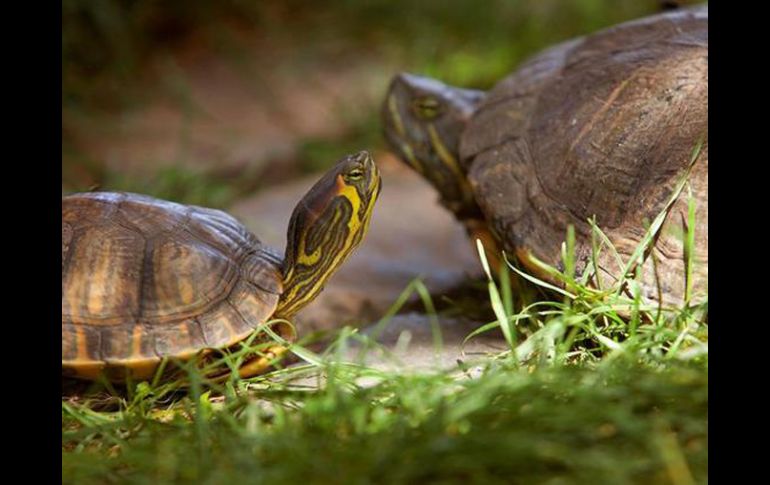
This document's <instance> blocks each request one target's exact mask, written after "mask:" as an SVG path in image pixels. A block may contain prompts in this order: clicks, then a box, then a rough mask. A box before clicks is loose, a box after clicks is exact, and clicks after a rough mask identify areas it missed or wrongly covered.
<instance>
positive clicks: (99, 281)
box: [86, 251, 110, 315]
mask: <svg viewBox="0 0 770 485" xmlns="http://www.w3.org/2000/svg"><path fill="white" fill-rule="evenodd" d="M107 252H108V253H109V251H107ZM109 266H110V261H109V258H107V257H100V258H96V261H95V264H94V268H93V270H92V271H91V273H90V274H89V278H90V282H89V283H90V284H89V286H88V301H87V302H86V307H87V308H88V312H89V313H90V314H91V315H98V314H100V313H101V312H102V310H104V296H105V295H104V288H105V286H106V283H107V282H106V281H105V278H104V276H105V274H106V273H107V272H109V270H110V267H109Z"/></svg>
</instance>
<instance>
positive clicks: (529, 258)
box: [383, 6, 708, 304]
mask: <svg viewBox="0 0 770 485" xmlns="http://www.w3.org/2000/svg"><path fill="white" fill-rule="evenodd" d="M383 118H384V125H385V126H384V129H385V136H386V138H387V140H388V141H389V143H390V145H391V146H392V147H393V149H394V151H395V152H396V153H397V154H398V155H399V157H400V158H402V159H403V160H404V161H405V162H406V163H408V164H409V165H410V166H411V167H412V168H414V169H415V170H416V171H418V172H419V173H420V174H422V175H423V176H424V177H425V178H426V179H427V180H428V181H430V183H431V184H432V185H433V186H435V188H436V189H437V190H438V191H439V193H440V198H441V202H442V203H443V204H444V205H445V206H446V207H447V208H448V209H449V210H451V211H452V212H453V213H454V214H455V215H456V216H457V218H458V219H460V220H461V221H462V222H463V223H464V224H465V225H466V227H467V229H468V232H469V233H471V234H472V235H473V237H479V238H481V239H482V241H484V242H485V244H486V245H490V244H494V245H499V246H500V247H499V248H498V249H504V250H506V252H507V254H509V255H511V256H514V258H513V259H515V260H518V263H519V264H522V265H524V266H525V267H526V268H527V269H529V270H530V271H531V272H535V273H538V274H539V276H541V277H544V278H547V279H551V281H555V279H554V278H552V277H551V276H550V275H549V274H548V273H547V272H543V271H539V269H542V266H539V265H538V264H536V260H539V261H542V262H545V263H547V264H549V265H551V266H556V267H558V266H560V265H561V264H562V263H563V262H562V261H561V259H562V258H561V247H562V242H563V241H564V240H565V236H566V233H567V228H568V225H574V227H575V233H576V256H577V260H578V261H577V263H578V264H577V270H578V271H582V270H583V269H584V268H586V265H587V264H589V262H590V255H591V250H592V242H591V226H590V224H589V222H588V220H589V218H592V217H594V216H595V217H596V223H597V224H598V226H599V227H600V228H601V229H603V230H604V232H606V234H607V236H608V237H609V239H610V241H611V242H612V243H613V245H614V246H615V247H616V248H617V250H618V252H619V254H620V256H621V257H622V258H623V263H624V265H625V263H626V262H627V261H628V259H629V256H630V255H631V254H633V252H634V250H635V249H636V247H637V245H638V243H639V242H640V241H641V240H642V238H643V235H644V234H645V230H646V228H645V221H652V220H654V219H655V217H656V216H657V215H658V214H659V213H661V211H663V209H664V208H665V207H666V204H667V202H668V201H669V199H671V197H672V196H673V195H674V193H673V190H674V187H675V186H677V184H678V182H679V181H680V180H681V177H683V176H684V175H686V174H687V171H688V170H690V172H689V184H690V185H689V187H690V188H691V193H692V195H693V197H694V199H695V201H696V203H697V224H696V226H695V228H694V229H695V244H694V251H693V252H694V254H693V255H692V256H693V258H694V262H695V264H694V265H693V272H692V275H691V276H692V280H691V281H690V283H691V284H692V289H693V293H692V299H691V300H690V301H692V302H695V301H696V300H699V299H700V300H701V301H702V298H703V297H704V296H705V294H706V291H707V289H706V280H707V275H708V250H707V249H708V139H707V134H708V132H707V129H708V7H707V6H702V7H696V8H689V9H682V10H677V11H674V12H670V13H664V14H658V15H654V16H650V17H646V18H643V19H639V20H636V21H631V22H627V23H623V24H619V25H616V26H614V27H611V28H608V29H606V30H602V31H599V32H597V33H594V34H592V35H588V36H586V37H581V38H577V39H573V40H570V41H567V42H564V43H561V44H558V45H556V46H554V47H552V48H550V49H548V50H545V51H544V52H542V53H540V54H539V55H536V56H535V57H533V58H531V59H530V60H528V61H526V62H525V63H524V64H523V65H521V66H520V67H519V68H518V69H517V70H516V71H515V72H513V73H512V74H511V75H509V76H508V77H506V78H504V79H503V80H501V81H500V82H499V83H498V84H497V85H496V86H494V88H493V89H492V90H491V91H489V92H486V93H484V92H482V91H477V90H469V89H460V88H455V87H451V86H447V85H445V84H443V83H441V82H439V81H436V80H433V79H428V78H424V77H419V76H415V75H410V74H400V75H397V76H396V77H395V78H394V80H393V81H392V83H391V86H390V89H389V92H388V94H387V98H386V100H385V102H384V104H383ZM699 143H702V144H701V145H699ZM698 146H700V147H701V149H700V151H698V150H697V147H698ZM693 153H697V154H698V155H697V158H696V159H695V162H694V165H692V166H691V158H692V156H693ZM690 188H686V189H685V190H683V191H682V192H680V196H679V198H678V199H677V200H676V202H675V203H674V204H673V206H670V211H669V212H668V215H667V217H666V220H665V224H664V225H663V227H662V230H661V231H660V232H659V233H658V236H657V239H656V243H655V245H654V250H653V251H651V253H652V254H653V255H654V258H650V257H647V258H646V260H645V263H644V265H643V274H642V275H641V279H640V281H641V283H642V285H641V286H642V290H643V293H642V296H643V297H645V298H649V300H648V301H662V302H665V303H672V304H676V303H681V302H682V300H683V297H684V295H685V287H686V283H685V273H686V271H685V260H686V259H687V257H686V256H687V255H685V254H684V248H685V245H684V244H683V237H682V234H683V232H684V231H683V229H684V226H685V224H686V221H687V198H688V194H689V193H690V192H689V191H690ZM498 254H499V253H498ZM648 256H649V255H648ZM653 259H654V261H653ZM598 263H599V267H600V271H599V278H600V282H599V284H601V285H602V287H605V288H606V287H608V286H609V285H610V284H611V283H612V282H616V281H618V279H619V278H620V276H621V273H622V269H621V265H620V264H618V263H617V262H616V258H615V256H614V255H613V254H612V252H611V251H610V250H609V249H607V248H605V249H603V250H602V251H601V252H600V256H599V261H598ZM653 263H654V264H653ZM624 265H623V266H624ZM656 274H657V276H656ZM594 284H596V281H594Z"/></svg>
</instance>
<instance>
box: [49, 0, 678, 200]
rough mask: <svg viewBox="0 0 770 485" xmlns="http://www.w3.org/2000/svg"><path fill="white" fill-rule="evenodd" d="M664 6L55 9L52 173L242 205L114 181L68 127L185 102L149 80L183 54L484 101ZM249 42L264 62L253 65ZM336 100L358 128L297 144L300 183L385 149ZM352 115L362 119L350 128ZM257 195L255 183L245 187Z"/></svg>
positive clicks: (301, 4) (521, 2) (198, 183)
mask: <svg viewBox="0 0 770 485" xmlns="http://www.w3.org/2000/svg"><path fill="white" fill-rule="evenodd" d="M683 3H692V2H683ZM661 8H662V7H661V1H660V0H485V1H483V2H479V1H473V0H440V1H439V0H427V1H420V2H414V1H411V0H318V1H313V2H310V1H306V0H281V1H260V2H251V1H246V0H226V1H218V2H212V1H204V0H186V1H183V0H165V1H162V2H161V1H157V0H134V1H130V0H64V1H63V3H62V12H63V18H62V26H63V28H62V100H63V111H64V116H63V121H62V127H63V133H64V135H63V138H64V140H63V152H64V157H63V167H62V174H63V177H64V179H65V184H66V185H68V186H70V187H73V188H74V187H78V188H80V189H83V188H84V187H80V186H83V185H88V184H90V183H93V182H92V181H94V180H95V181H97V182H98V183H100V184H102V185H104V186H105V187H106V188H110V189H113V188H116V187H121V188H124V189H126V190H135V191H149V192H148V193H150V194H152V195H156V196H161V197H168V196H170V195H174V196H181V197H183V198H182V199H178V200H181V201H182V202H200V201H204V202H211V203H217V204H227V203H229V202H230V201H231V200H232V198H234V197H238V196H240V195H241V193H240V191H239V190H236V189H231V190H229V191H225V190H224V189H223V187H222V184H223V183H224V184H226V183H228V181H227V180H222V179H217V178H216V177H209V176H208V174H205V173H201V174H192V173H186V172H185V170H186V169H183V168H179V169H177V170H176V172H174V175H169V174H164V173H159V174H157V176H156V177H153V178H154V179H158V180H160V181H159V182H157V183H147V182H144V183H136V182H137V181H136V180H130V179H125V180H122V179H121V174H120V170H119V169H116V168H112V169H111V170H113V172H109V170H108V169H107V168H106V167H104V166H102V165H101V163H100V162H99V161H96V160H88V157H87V156H85V155H84V154H82V153H79V147H78V144H77V142H76V140H77V138H78V137H77V136H75V135H77V133H71V131H76V130H75V128H73V126H75V125H76V124H77V123H76V122H74V121H73V120H76V119H79V120H83V119H88V118H89V117H93V115H95V114H98V113H102V114H103V113H123V112H125V111H126V110H130V109H131V108H132V107H136V106H141V105H142V103H143V102H145V101H147V100H149V99H150V98H151V97H152V96H153V95H154V94H156V93H157V91H158V90H160V91H162V92H166V91H168V94H169V95H170V97H171V98H172V99H179V98H180V97H181V98H185V96H186V95H185V92H184V87H185V86H186V84H185V79H183V78H180V79H177V78H178V77H179V76H182V77H183V76H184V73H183V72H182V71H180V70H176V71H174V70H172V74H169V70H168V69H166V70H165V71H163V70H158V66H159V65H166V66H168V65H176V64H175V61H174V59H175V56H178V55H179V52H180V51H185V49H187V51H186V52H188V53H189V51H190V49H192V51H193V52H194V53H195V52H200V51H201V50H202V51H205V52H208V53H209V54H213V55H214V56H216V57H218V58H220V59H225V60H227V61H228V62H229V63H231V64H232V65H233V66H234V67H235V68H236V69H238V70H239V72H241V73H244V74H246V75H248V76H250V77H249V78H248V79H250V81H249V82H253V83H254V85H255V86H256V88H255V91H259V90H260V88H259V86H260V85H259V83H260V82H263V80H261V79H260V72H261V71H265V70H282V71H284V72H287V73H288V74H289V75H290V76H292V77H295V78H299V79H301V78H302V77H303V76H305V75H306V74H307V73H309V72H313V71H314V70H316V69H318V68H319V67H321V66H323V67H324V68H325V69H327V70H328V69H329V68H331V69H334V68H335V67H337V66H339V67H340V68H341V69H344V68H346V67H349V66H350V65H352V64H355V63H357V62H362V61H366V62H369V63H371V62H374V63H375V64H379V65H381V66H383V70H382V73H381V74H378V75H379V76H383V79H381V80H380V81H378V82H379V84H381V85H383V86H384V85H385V84H386V82H387V77H389V76H390V75H391V74H392V73H393V72H394V71H396V70H405V71H411V72H416V73H420V74H423V75H428V76H433V77H437V78H440V79H442V80H444V81H445V82H448V83H450V84H454V85H458V86H466V87H476V88H481V89H487V88H489V87H491V86H492V85H493V84H494V83H495V82H496V81H497V80H499V79H500V78H502V77H503V76H505V75H506V74H508V73H509V72H510V71H511V70H513V69H514V68H515V67H516V65H518V64H519V63H520V62H522V61H523V60H524V59H525V58H526V57H527V56H530V55H532V54H534V53H535V52H537V51H538V50H540V49H542V48H544V47H546V46H549V45H551V44H554V43H556V42H560V41H562V40H566V39H568V38H571V37H574V36H577V35H583V34H586V33H590V32H592V31H595V30H598V29H600V28H603V27H606V26H609V25H612V24H615V23H618V22H622V21H625V20H629V19H632V18H637V17H641V16H644V15H648V14H651V13H654V12H658V11H660V10H661ZM255 42H256V43H257V44H258V45H261V47H260V49H261V50H262V51H265V50H266V51H268V52H271V55H272V56H273V57H274V59H273V60H274V62H271V63H270V64H269V65H265V64H264V62H263V61H260V62H255V60H254V57H255V56H254V51H253V49H254V48H255V45H257V44H255ZM196 49H197V50H196ZM164 63H165V64H164ZM175 72H178V73H179V76H177V75H176V74H174V73H175ZM159 78H160V79H159ZM180 86H181V88H180ZM180 89H181V91H180ZM269 102H274V101H272V100H267V101H266V103H269ZM345 102H347V103H351V104H355V105H356V108H357V109H358V113H357V116H356V118H355V119H356V121H355V122H354V123H346V125H347V126H348V128H346V130H347V131H346V132H345V133H343V134H341V135H339V136H335V137H332V138H312V139H307V140H304V141H301V142H300V144H299V147H297V148H298V149H297V153H298V163H297V168H298V169H299V171H319V170H323V169H325V168H326V167H328V166H329V165H330V164H331V163H333V162H334V160H336V159H337V158H339V156H341V155H342V154H344V153H347V152H350V151H354V150H358V149H360V148H361V147H368V148H375V149H376V148H381V147H383V144H382V141H381V136H380V126H379V115H378V107H377V106H374V105H373V103H372V102H371V101H365V100H361V101H357V100H349V99H348V100H345ZM182 104H185V103H184V99H182ZM342 108H344V107H342ZM295 109H296V108H295ZM362 110H364V111H367V112H368V114H367V115H364V116H360V112H361V111H362ZM341 111H342V109H341ZM81 130H82V128H81ZM300 160H301V161H300ZM262 162H267V163H269V161H262ZM178 163H179V164H180V165H184V160H179V161H178ZM263 165H264V164H263ZM188 171H189V170H188ZM169 173H170V172H169ZM182 173H186V174H185V175H181V174H182ZM294 173H296V172H294ZM79 174H87V176H82V175H79ZM257 175H258V174H257ZM171 179H173V181H172V182H168V181H167V180H171ZM78 180H80V181H78ZM82 180H88V181H90V182H85V183H84V182H82ZM73 181H74V182H73ZM113 182H114V184H113ZM208 182H211V183H210V184H208ZM230 182H232V181H230ZM207 184H208V185H210V190H211V192H212V193H211V194H209V195H206V192H207V190H208V189H207V188H206V187H207ZM256 185H259V182H258V181H254V180H252V181H249V182H247V183H245V184H242V188H248V189H253V188H254V187H255V186H256ZM170 187H175V188H173V189H170ZM192 194H198V195H192ZM224 194H227V195H224Z"/></svg>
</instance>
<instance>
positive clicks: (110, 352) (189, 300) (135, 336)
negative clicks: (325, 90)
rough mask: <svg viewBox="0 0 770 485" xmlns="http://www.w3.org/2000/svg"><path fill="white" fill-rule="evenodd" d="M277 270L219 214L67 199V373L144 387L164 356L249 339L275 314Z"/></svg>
mask: <svg viewBox="0 0 770 485" xmlns="http://www.w3.org/2000/svg"><path fill="white" fill-rule="evenodd" d="M279 265H280V259H279V257H278V256H277V255H275V254H273V253H272V252H271V251H270V250H269V249H268V248H266V247H265V246H263V245H262V244H261V243H260V241H259V240H258V239H257V237H256V236H254V235H253V234H252V233H250V232H249V231H248V230H247V229H246V228H245V227H244V226H243V225H242V224H240V223H239V222H238V221H237V220H235V219H234V218H233V217H231V216H229V215H228V214H225V213H224V212H221V211H218V210H213V209H206V208H202V207H194V206H186V205H181V204H176V203H173V202H167V201H163V200H158V199H154V198H152V197H147V196H143V195H137V194H129V193H109V192H94V193H84V194H75V195H70V196H67V197H64V198H62V374H63V375H74V376H78V377H83V378H90V379H93V378H95V377H96V376H97V375H98V374H100V373H101V372H103V371H105V370H106V371H107V372H106V374H107V375H108V376H110V375H111V376H116V375H117V376H125V375H126V374H130V375H131V376H132V377H134V378H137V379H142V378H148V377H150V376H151V375H152V373H153V372H154V370H155V368H156V367H157V365H158V364H159V362H160V360H161V358H163V357H176V358H182V359H184V358H189V357H191V356H193V355H195V354H196V353H198V352H199V351H200V350H203V349H209V348H223V347H228V346H230V345H233V344H235V343H237V342H239V341H240V340H243V339H244V338H246V337H247V336H248V335H250V334H251V333H252V332H253V331H254V329H255V328H256V327H257V326H258V325H259V324H260V323H263V322H264V321H266V320H267V319H268V318H269V317H270V316H271V315H272V314H273V311H274V310H275V308H276V305H277V302H278V297H279V295H280V293H281V291H282V285H281V276H280V271H279ZM121 379H122V378H121V377H118V380H121Z"/></svg>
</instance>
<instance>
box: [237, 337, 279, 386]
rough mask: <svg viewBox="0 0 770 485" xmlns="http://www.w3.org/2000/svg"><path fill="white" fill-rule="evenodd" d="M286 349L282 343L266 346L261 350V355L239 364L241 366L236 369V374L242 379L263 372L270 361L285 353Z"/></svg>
mask: <svg viewBox="0 0 770 485" xmlns="http://www.w3.org/2000/svg"><path fill="white" fill-rule="evenodd" d="M287 350H288V348H287V347H285V346H283V345H274V346H271V347H268V348H267V349H265V350H264V351H263V352H261V354H262V355H259V356H256V357H254V358H253V359H250V360H247V361H246V362H244V363H243V365H241V367H240V368H239V369H238V375H239V376H240V377H241V378H242V379H247V378H249V377H254V376H258V375H259V374H262V373H264V372H265V371H266V370H267V369H268V368H269V367H270V363H271V362H273V361H274V360H275V359H277V358H278V357H280V356H281V355H283V354H284V353H286V351H287Z"/></svg>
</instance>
